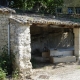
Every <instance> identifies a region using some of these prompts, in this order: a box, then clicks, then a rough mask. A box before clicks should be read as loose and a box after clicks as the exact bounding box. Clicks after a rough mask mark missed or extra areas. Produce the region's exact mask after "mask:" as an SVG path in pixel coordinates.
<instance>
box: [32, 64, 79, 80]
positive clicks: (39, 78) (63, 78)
mask: <svg viewBox="0 0 80 80" xmlns="http://www.w3.org/2000/svg"><path fill="white" fill-rule="evenodd" d="M32 78H33V80H80V65H78V64H77V63H67V64H65V63H59V64H55V65H54V64H49V65H48V64H38V65H36V68H35V69H33V75H32Z"/></svg>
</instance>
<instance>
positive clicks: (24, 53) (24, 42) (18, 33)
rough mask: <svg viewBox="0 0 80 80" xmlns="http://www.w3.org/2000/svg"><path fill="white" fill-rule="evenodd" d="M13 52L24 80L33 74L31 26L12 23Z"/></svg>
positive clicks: (16, 65)
mask: <svg viewBox="0 0 80 80" xmlns="http://www.w3.org/2000/svg"><path fill="white" fill-rule="evenodd" d="M10 36H11V38H10V41H11V50H12V52H13V54H14V55H15V62H13V64H14V63H15V67H16V68H18V70H19V72H20V76H21V78H22V79H24V78H28V77H30V75H31V74H32V65H31V62H30V59H31V46H30V43H31V40H30V26H29V25H28V24H23V25H21V24H20V23H17V22H14V21H12V22H11V24H10Z"/></svg>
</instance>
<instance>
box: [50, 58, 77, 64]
mask: <svg viewBox="0 0 80 80" xmlns="http://www.w3.org/2000/svg"><path fill="white" fill-rule="evenodd" d="M50 61H51V62H52V63H60V62H63V63H65V62H66V63H67V62H76V57H75V56H63V57H50Z"/></svg>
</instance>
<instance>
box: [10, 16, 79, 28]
mask: <svg viewBox="0 0 80 80" xmlns="http://www.w3.org/2000/svg"><path fill="white" fill-rule="evenodd" d="M10 20H14V21H17V22H19V23H22V24H24V23H30V24H47V25H58V26H72V27H80V23H77V22H72V21H68V20H64V19H56V18H50V17H41V16H37V15H36V16H28V15H25V16H21V15H15V16H13V17H12V18H10Z"/></svg>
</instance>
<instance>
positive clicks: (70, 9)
mask: <svg viewBox="0 0 80 80" xmlns="http://www.w3.org/2000/svg"><path fill="white" fill-rule="evenodd" d="M63 1H64V3H63V6H62V7H60V8H59V9H58V12H59V13H64V14H72V13H76V14H80V0H63Z"/></svg>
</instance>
